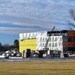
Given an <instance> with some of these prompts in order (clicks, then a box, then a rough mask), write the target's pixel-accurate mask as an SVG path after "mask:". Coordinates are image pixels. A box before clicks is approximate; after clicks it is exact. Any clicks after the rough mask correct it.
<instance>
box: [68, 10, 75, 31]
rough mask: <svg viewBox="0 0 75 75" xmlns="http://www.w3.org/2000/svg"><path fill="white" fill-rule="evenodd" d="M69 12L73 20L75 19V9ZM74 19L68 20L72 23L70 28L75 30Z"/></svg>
mask: <svg viewBox="0 0 75 75" xmlns="http://www.w3.org/2000/svg"><path fill="white" fill-rule="evenodd" d="M69 13H70V16H71V19H72V21H75V10H74V9H70V10H69ZM72 21H71V20H69V19H68V20H67V22H68V24H69V25H70V26H69V28H70V29H71V30H74V29H75V23H74V22H72Z"/></svg>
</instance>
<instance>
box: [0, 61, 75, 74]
mask: <svg viewBox="0 0 75 75" xmlns="http://www.w3.org/2000/svg"><path fill="white" fill-rule="evenodd" d="M0 75H75V61H30V62H0Z"/></svg>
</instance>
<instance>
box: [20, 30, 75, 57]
mask: <svg viewBox="0 0 75 75" xmlns="http://www.w3.org/2000/svg"><path fill="white" fill-rule="evenodd" d="M19 41H20V43H19V47H20V52H23V50H25V49H30V50H32V51H35V52H36V51H39V52H40V51H43V52H46V53H47V54H48V55H49V57H61V58H62V57H64V55H65V56H66V54H68V53H69V54H73V53H75V31H71V30H62V31H40V32H31V33H20V34H19Z"/></svg>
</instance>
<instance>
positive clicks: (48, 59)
mask: <svg viewBox="0 0 75 75" xmlns="http://www.w3.org/2000/svg"><path fill="white" fill-rule="evenodd" d="M63 60H66V61H67V60H75V56H74V57H66V58H17V57H15V58H7V59H5V58H0V62H26V61H63Z"/></svg>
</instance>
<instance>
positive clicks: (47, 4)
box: [0, 0, 75, 33]
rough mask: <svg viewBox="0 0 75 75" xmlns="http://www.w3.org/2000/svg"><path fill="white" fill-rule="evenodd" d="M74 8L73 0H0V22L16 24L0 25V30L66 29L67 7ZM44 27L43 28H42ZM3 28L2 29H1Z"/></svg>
mask: <svg viewBox="0 0 75 75" xmlns="http://www.w3.org/2000/svg"><path fill="white" fill-rule="evenodd" d="M71 8H73V9H74V8H75V1H74V0H0V23H10V25H11V24H13V25H14V24H15V25H17V28H15V26H14V28H11V26H10V27H6V28H5V27H3V26H2V27H0V31H1V32H4V31H5V32H7V33H8V31H9V30H10V32H9V33H14V31H16V29H17V30H18V32H15V33H20V32H27V31H38V30H49V29H51V28H52V27H53V26H56V29H66V27H67V25H66V24H67V23H66V18H67V17H68V16H69V11H68V10H69V9H71ZM18 26H39V27H40V28H41V29H40V28H38V29H35V28H32V27H31V28H30V27H29V28H18ZM44 28H45V29H44ZM2 30H4V31H2Z"/></svg>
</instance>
